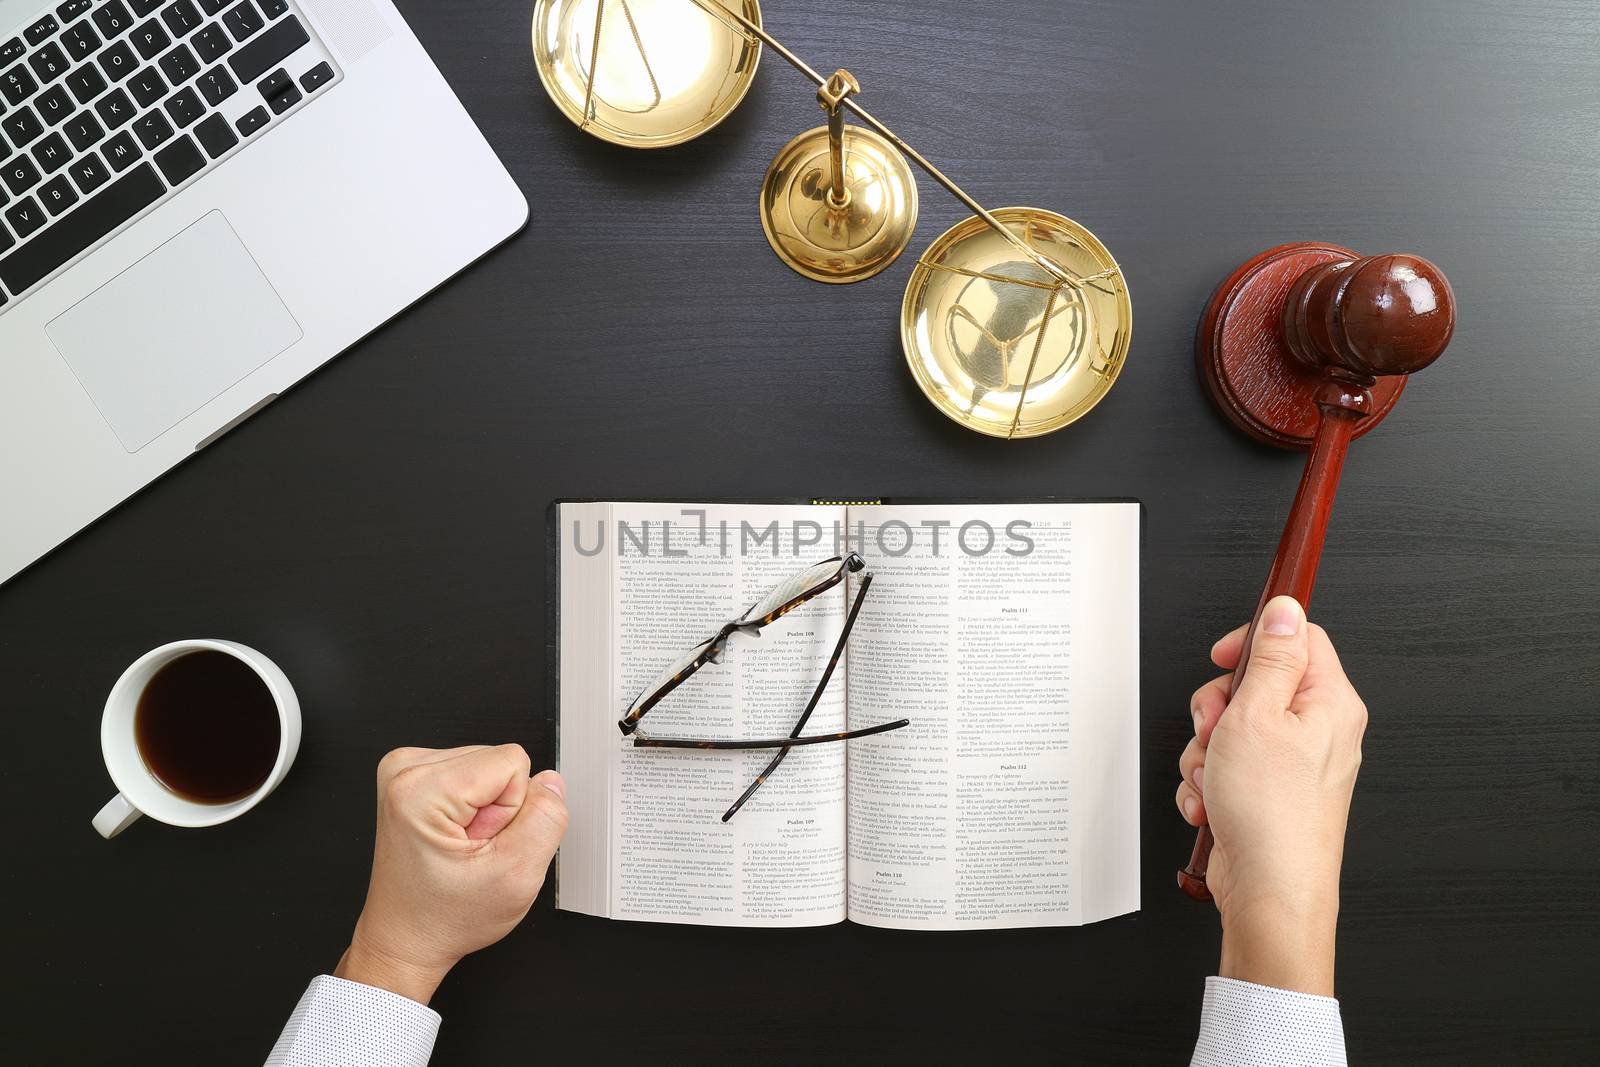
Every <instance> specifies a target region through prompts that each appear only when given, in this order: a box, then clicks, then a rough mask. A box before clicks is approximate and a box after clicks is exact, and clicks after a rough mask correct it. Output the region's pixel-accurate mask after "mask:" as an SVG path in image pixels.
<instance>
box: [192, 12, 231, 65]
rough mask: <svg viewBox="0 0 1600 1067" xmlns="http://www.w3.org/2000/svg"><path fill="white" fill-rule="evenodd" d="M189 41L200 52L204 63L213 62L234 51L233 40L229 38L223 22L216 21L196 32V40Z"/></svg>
mask: <svg viewBox="0 0 1600 1067" xmlns="http://www.w3.org/2000/svg"><path fill="white" fill-rule="evenodd" d="M189 43H190V44H191V45H193V46H194V50H195V51H196V52H198V53H200V61H201V62H203V63H211V62H213V61H215V60H218V59H221V58H222V57H223V56H225V55H227V54H228V53H229V52H231V51H233V42H232V41H231V40H229V39H228V35H227V33H226V32H224V31H223V29H222V26H221V24H220V23H216V22H213V23H212V24H211V25H209V26H207V27H206V28H205V29H203V30H201V31H200V32H199V33H197V34H195V35H194V40H192V41H190V42H189Z"/></svg>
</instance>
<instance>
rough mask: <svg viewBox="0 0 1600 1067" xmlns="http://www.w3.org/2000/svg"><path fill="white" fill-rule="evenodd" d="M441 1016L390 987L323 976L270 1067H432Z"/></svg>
mask: <svg viewBox="0 0 1600 1067" xmlns="http://www.w3.org/2000/svg"><path fill="white" fill-rule="evenodd" d="M438 1035H439V1013H438V1012H436V1011H434V1010H433V1009H432V1008H430V1007H427V1006H426V1005H423V1004H418V1003H417V1002H416V1001H414V1000H411V999H410V998H408V997H402V996H401V995H400V994H398V993H391V992H389V991H388V990H387V989H377V988H375V987H373V986H369V985H362V984H361V983H360V982H347V981H345V980H344V979H343V978H334V977H332V976H331V975H326V974H323V975H318V976H317V977H316V978H313V979H312V980H311V984H310V985H309V986H307V987H306V991H305V995H304V996H302V997H301V998H300V1003H299V1004H296V1005H295V1008H294V1014H293V1015H291V1016H289V1025H288V1026H285V1027H284V1028H283V1034H282V1035H281V1036H280V1037H279V1038H278V1043H277V1044H276V1045H274V1046H273V1047H272V1052H271V1054H270V1055H268V1056H267V1064H266V1067H426V1065H427V1062H428V1057H429V1056H431V1055H432V1054H433V1041H434V1038H436V1037H437V1036H438Z"/></svg>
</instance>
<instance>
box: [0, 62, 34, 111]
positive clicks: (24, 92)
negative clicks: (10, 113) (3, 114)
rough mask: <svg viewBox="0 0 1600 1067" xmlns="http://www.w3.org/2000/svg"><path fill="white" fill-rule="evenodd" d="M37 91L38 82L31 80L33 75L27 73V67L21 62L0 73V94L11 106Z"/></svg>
mask: <svg viewBox="0 0 1600 1067" xmlns="http://www.w3.org/2000/svg"><path fill="white" fill-rule="evenodd" d="M38 91H39V83H38V82H36V81H34V80H33V75H32V74H29V73H28V68H27V67H24V66H23V65H22V64H21V63H18V64H17V65H16V66H14V67H12V68H11V69H10V70H8V71H6V72H5V74H3V75H0V95H3V96H4V97H5V98H6V100H7V102H9V103H10V104H11V105H12V106H13V107H15V106H17V105H18V104H21V103H22V102H23V101H24V100H26V99H28V97H30V96H32V95H33V94H34V93H36V92H38Z"/></svg>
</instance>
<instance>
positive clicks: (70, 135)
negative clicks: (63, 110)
mask: <svg viewBox="0 0 1600 1067" xmlns="http://www.w3.org/2000/svg"><path fill="white" fill-rule="evenodd" d="M61 131H62V132H63V133H65V134H66V135H67V140H69V141H71V142H72V147H73V148H75V149H77V150H78V151H79V152H87V151H88V150H89V149H90V148H92V147H94V146H95V145H97V144H99V143H100V142H101V141H103V140H105V139H106V131H105V127H103V126H101V125H100V120H99V119H97V118H95V117H94V114H93V113H92V112H89V111H80V112H78V113H77V114H76V115H74V116H72V117H71V118H70V119H68V120H67V124H66V125H65V126H63V127H61Z"/></svg>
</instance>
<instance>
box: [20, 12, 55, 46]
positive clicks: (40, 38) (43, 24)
mask: <svg viewBox="0 0 1600 1067" xmlns="http://www.w3.org/2000/svg"><path fill="white" fill-rule="evenodd" d="M60 28H61V23H59V22H57V21H56V20H55V16H54V15H46V16H45V17H44V18H42V19H40V20H39V21H38V22H35V23H34V24H33V25H32V26H29V27H28V28H27V29H26V30H24V31H23V34H22V36H24V37H26V38H27V39H28V43H29V44H42V43H43V42H45V41H48V40H49V39H50V38H51V37H54V36H55V32H56V31H57V30H59V29H60Z"/></svg>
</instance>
